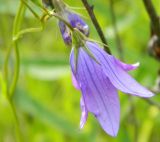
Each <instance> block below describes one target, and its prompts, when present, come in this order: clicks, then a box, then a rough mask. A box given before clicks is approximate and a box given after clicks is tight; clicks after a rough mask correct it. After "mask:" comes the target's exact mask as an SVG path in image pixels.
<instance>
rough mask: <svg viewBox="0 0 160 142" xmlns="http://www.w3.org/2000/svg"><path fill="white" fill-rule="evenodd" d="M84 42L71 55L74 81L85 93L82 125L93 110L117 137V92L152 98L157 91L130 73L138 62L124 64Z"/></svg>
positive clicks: (90, 43)
mask: <svg viewBox="0 0 160 142" xmlns="http://www.w3.org/2000/svg"><path fill="white" fill-rule="evenodd" d="M81 43H83V44H80V46H79V47H78V48H73V49H72V51H71V54H70V65H71V70H72V80H73V84H74V86H75V87H76V88H77V89H78V90H80V91H81V93H82V97H81V102H80V104H81V110H82V115H81V121H80V128H82V127H83V126H84V124H85V122H86V120H87V116H88V112H91V113H92V114H93V115H94V116H95V117H96V118H97V120H98V121H99V123H100V125H101V127H102V128H103V129H104V131H105V132H107V133H108V134H109V135H111V136H116V135H117V132H118V129H119V121H120V103H119V98H118V94H117V91H118V90H120V91H122V92H124V93H127V94H131V95H134V96H140V97H152V96H153V95H154V94H153V93H152V92H150V91H149V90H147V89H146V88H144V87H143V86H141V85H140V84H139V83H138V82H137V81H136V80H135V79H134V78H132V77H131V76H130V75H129V74H128V71H130V70H134V69H136V68H137V67H138V65H139V64H138V63H137V64H133V65H128V64H125V63H123V62H121V61H119V60H118V59H116V58H115V57H114V56H112V55H109V54H108V53H106V52H105V51H104V50H103V49H102V48H100V46H99V45H98V44H96V43H95V42H90V41H85V40H83V41H82V42H81ZM75 51H76V52H75ZM75 53H76V54H75Z"/></svg>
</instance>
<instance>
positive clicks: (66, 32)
mask: <svg viewBox="0 0 160 142" xmlns="http://www.w3.org/2000/svg"><path fill="white" fill-rule="evenodd" d="M65 11H66V12H65V13H64V15H62V16H64V18H65V19H66V21H67V22H68V23H69V24H70V25H71V26H72V27H73V28H77V29H78V30H79V31H80V32H82V33H83V34H84V35H86V36H88V35H89V26H88V25H87V24H86V23H85V22H84V20H83V19H82V18H81V17H80V16H79V15H77V14H75V13H72V12H70V11H68V10H65ZM61 14H62V13H61ZM59 28H60V31H61V34H62V37H63V40H64V42H65V44H67V45H71V44H72V37H71V33H70V29H69V28H68V27H67V26H66V25H65V24H64V22H61V21H60V22H59Z"/></svg>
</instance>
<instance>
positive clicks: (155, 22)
mask: <svg viewBox="0 0 160 142" xmlns="http://www.w3.org/2000/svg"><path fill="white" fill-rule="evenodd" d="M143 3H144V6H145V8H146V10H147V12H148V15H149V17H150V20H151V23H152V26H153V30H154V33H155V34H156V35H157V36H159V38H160V20H159V17H158V15H157V13H156V10H155V8H154V6H153V3H152V1H151V0H143Z"/></svg>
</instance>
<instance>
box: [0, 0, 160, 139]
mask: <svg viewBox="0 0 160 142" xmlns="http://www.w3.org/2000/svg"><path fill="white" fill-rule="evenodd" d="M114 1H115V3H114V7H115V12H116V18H117V26H118V30H119V34H120V38H121V42H122V46H123V50H124V60H125V62H127V63H134V62H137V61H139V62H140V63H141V65H140V67H139V68H138V69H137V70H136V71H133V72H132V73H131V74H132V75H133V76H134V77H135V78H136V79H137V80H138V81H139V82H140V83H141V84H143V85H144V86H146V87H148V88H152V87H154V86H155V82H156V78H157V71H158V68H159V63H158V62H157V61H156V60H155V59H153V58H152V57H150V56H149V55H148V52H147V44H148V41H149V38H150V28H149V27H150V24H149V18H148V15H147V13H146V11H145V8H144V5H143V3H142V0H134V1H131V0H114ZM66 2H67V4H69V5H70V6H73V7H82V3H81V1H80V0H78V1H73V0H66ZM89 2H90V3H92V4H94V5H95V9H94V10H95V13H96V16H97V19H98V21H99V22H100V25H101V26H102V29H103V32H104V34H105V36H106V38H107V40H108V43H109V46H110V49H111V51H112V54H113V55H115V56H116V57H119V54H118V52H117V46H116V42H115V34H114V32H113V26H112V21H111V16H110V7H109V1H107V0H89ZM153 2H154V6H155V8H156V10H157V11H158V12H159V13H160V9H159V6H160V1H159V0H153ZM32 6H33V7H35V6H34V5H32ZM17 7H18V0H0V70H1V71H2V66H3V62H4V58H5V55H6V51H7V48H8V47H9V46H11V39H12V28H13V20H14V17H15V14H16V11H17ZM76 12H79V13H80V14H81V15H83V16H84V19H85V20H86V21H87V23H88V24H89V25H90V34H91V37H92V38H93V39H95V40H99V37H98V36H97V33H96V31H95V29H94V27H93V25H92V23H91V21H90V19H89V17H88V15H87V13H86V11H85V10H76ZM39 14H41V13H39ZM38 25H39V22H38V21H37V20H36V19H35V18H34V16H33V15H32V14H31V13H30V12H29V11H28V10H27V11H26V15H25V19H24V22H23V28H27V27H37V26H38ZM19 50H20V58H21V60H20V61H21V64H20V67H21V70H20V76H19V80H18V84H17V89H16V92H15V96H14V103H15V105H16V109H17V113H18V118H19V121H20V126H21V130H22V133H23V137H24V140H25V141H26V142H134V141H136V140H135V139H136V138H135V137H137V142H160V135H159V134H160V113H159V109H158V108H157V107H155V106H153V105H149V104H148V103H147V102H146V101H144V99H141V98H138V97H134V98H132V101H131V100H129V98H128V96H127V95H125V94H123V93H121V92H119V96H120V101H121V123H120V129H119V133H118V136H117V137H116V138H112V137H110V136H108V135H107V134H106V133H105V132H104V131H103V130H102V129H101V127H100V125H99V124H98V122H97V121H96V119H95V118H94V116H93V115H92V114H89V118H88V121H87V123H86V125H85V127H84V128H83V129H82V130H80V129H79V120H80V115H81V111H80V106H79V102H80V96H81V94H80V92H79V91H77V90H76V89H75V88H74V87H73V85H72V81H71V74H70V67H69V54H70V50H71V49H70V48H67V47H66V46H65V45H64V43H63V40H62V39H61V35H60V32H59V29H58V26H57V20H56V19H55V18H52V19H50V20H49V21H48V22H47V23H46V26H45V29H44V31H42V32H39V33H29V34H26V35H24V36H23V37H22V38H21V39H20V40H19ZM13 59H14V57H13V56H11V58H10V72H11V74H12V72H13V68H14V66H13V63H14V61H13ZM0 89H1V88H0ZM153 99H154V100H155V101H157V102H159V101H160V96H159V95H156V96H155V97H154V98H153ZM0 142H16V139H15V130H14V120H13V114H12V112H11V110H10V107H9V106H8V104H7V101H6V100H5V97H4V96H2V95H1V94H0Z"/></svg>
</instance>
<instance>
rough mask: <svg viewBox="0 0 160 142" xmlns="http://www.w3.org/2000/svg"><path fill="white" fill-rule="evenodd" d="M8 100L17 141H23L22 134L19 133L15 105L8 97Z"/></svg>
mask: <svg viewBox="0 0 160 142" xmlns="http://www.w3.org/2000/svg"><path fill="white" fill-rule="evenodd" d="M8 102H9V105H10V107H11V110H12V113H13V117H14V121H15V129H16V137H17V140H18V142H23V138H22V135H21V130H20V125H19V121H18V117H17V113H16V109H15V106H14V105H13V102H12V101H11V100H10V99H8Z"/></svg>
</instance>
